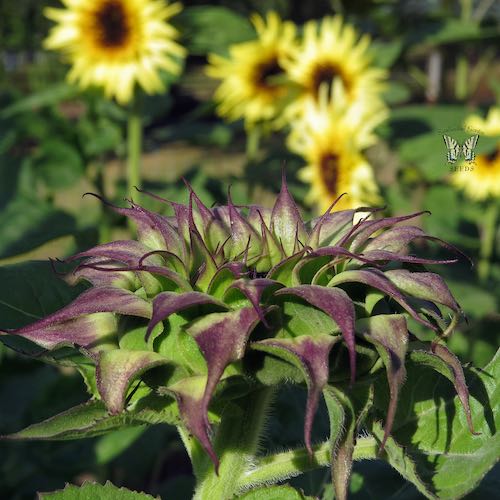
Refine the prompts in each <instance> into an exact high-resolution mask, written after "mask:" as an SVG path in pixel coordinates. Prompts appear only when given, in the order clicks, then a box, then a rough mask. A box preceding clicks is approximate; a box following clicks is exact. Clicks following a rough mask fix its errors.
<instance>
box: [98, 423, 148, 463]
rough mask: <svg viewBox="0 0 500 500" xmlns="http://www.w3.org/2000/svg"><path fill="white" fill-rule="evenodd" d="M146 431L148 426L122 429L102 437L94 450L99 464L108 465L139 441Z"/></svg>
mask: <svg viewBox="0 0 500 500" xmlns="http://www.w3.org/2000/svg"><path fill="white" fill-rule="evenodd" d="M145 430H146V426H144V425H141V426H138V427H121V428H119V429H117V430H116V431H115V432H111V433H109V434H107V435H105V436H103V437H101V438H100V439H99V441H98V442H97V443H96V445H95V448H94V449H95V455H96V462H97V464H107V463H108V462H110V461H111V460H113V459H114V458H115V457H117V456H118V455H120V454H121V453H122V452H123V451H125V450H126V449H127V448H128V447H129V446H131V445H132V443H134V442H135V441H136V440H137V439H139V437H141V436H142V434H143V433H144V431H145Z"/></svg>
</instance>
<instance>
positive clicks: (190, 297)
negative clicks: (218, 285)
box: [146, 292, 227, 340]
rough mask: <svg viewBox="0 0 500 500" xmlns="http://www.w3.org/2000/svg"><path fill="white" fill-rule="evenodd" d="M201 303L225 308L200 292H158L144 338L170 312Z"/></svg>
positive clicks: (214, 299) (147, 336)
mask: <svg viewBox="0 0 500 500" xmlns="http://www.w3.org/2000/svg"><path fill="white" fill-rule="evenodd" d="M202 305H213V306H216V307H219V308H221V309H227V306H226V304H224V302H221V301H220V300H218V299H216V298H215V297H212V296H210V295H207V294H205V293H202V292H186V293H183V294H178V293H175V292H162V293H160V294H158V295H157V296H156V297H155V299H154V300H153V313H152V317H151V321H150V322H149V325H148V328H147V331H146V340H148V339H149V336H150V335H151V332H152V331H153V329H154V327H155V326H156V325H157V324H158V323H159V322H160V321H163V320H165V319H167V318H168V317H169V316H170V315H171V314H173V313H176V312H179V311H183V310H185V309H188V308H190V307H196V306H202Z"/></svg>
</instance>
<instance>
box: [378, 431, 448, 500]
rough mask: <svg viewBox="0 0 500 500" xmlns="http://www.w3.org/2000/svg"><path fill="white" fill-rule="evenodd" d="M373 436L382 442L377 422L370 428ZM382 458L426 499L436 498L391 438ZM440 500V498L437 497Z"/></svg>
mask: <svg viewBox="0 0 500 500" xmlns="http://www.w3.org/2000/svg"><path fill="white" fill-rule="evenodd" d="M372 432H373V434H374V435H375V436H376V437H377V438H378V439H379V441H382V439H383V436H384V430H383V429H382V426H381V425H380V424H379V423H378V422H377V423H375V424H374V426H373V428H372ZM384 458H385V459H386V460H387V461H388V462H389V463H390V464H391V465H392V466H393V467H394V468H395V469H396V470H397V471H398V472H399V473H400V474H401V475H402V476H403V477H404V478H405V479H406V480H408V481H410V482H411V483H413V484H414V485H415V487H416V488H417V489H418V491H420V493H422V495H424V496H425V497H426V498H436V496H435V495H434V494H433V493H432V492H431V491H430V490H429V488H428V487H427V486H426V485H425V483H424V482H423V481H422V479H420V477H419V475H418V474H417V468H416V466H415V464H414V463H413V461H412V460H411V458H410V457H409V456H408V454H407V453H406V452H405V449H404V448H403V447H402V446H400V445H398V444H397V443H396V441H394V439H393V438H391V437H389V438H388V439H387V441H386V443H385V448H384ZM439 498H441V497H439Z"/></svg>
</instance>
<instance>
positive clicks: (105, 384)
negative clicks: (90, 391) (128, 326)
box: [96, 349, 168, 415]
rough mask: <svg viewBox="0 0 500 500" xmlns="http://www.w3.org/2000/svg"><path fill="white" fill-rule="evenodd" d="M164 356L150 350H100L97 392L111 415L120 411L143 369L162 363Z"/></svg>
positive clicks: (163, 362) (164, 359) (164, 362)
mask: <svg viewBox="0 0 500 500" xmlns="http://www.w3.org/2000/svg"><path fill="white" fill-rule="evenodd" d="M167 362H168V361H167V359H166V358H164V357H163V356H161V355H160V354H157V353H156V352H151V351H132V350H128V349H114V350H111V351H105V352H101V353H100V356H99V361H98V363H97V368H96V381H97V388H98V390H99V394H100V395H101V398H102V400H103V401H104V404H105V405H106V408H107V409H108V411H109V412H110V413H111V414H112V415H116V414H118V413H120V412H122V411H123V410H124V408H125V398H126V395H127V391H128V389H129V387H130V385H131V383H132V382H133V381H134V380H135V379H136V378H137V377H139V375H142V374H143V373H144V372H145V371H147V370H149V369H151V368H154V367H156V366H160V365H164V364H166V363H167Z"/></svg>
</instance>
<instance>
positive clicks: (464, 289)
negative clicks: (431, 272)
mask: <svg viewBox="0 0 500 500" xmlns="http://www.w3.org/2000/svg"><path fill="white" fill-rule="evenodd" d="M446 283H447V284H448V286H449V287H450V290H451V292H452V293H453V295H454V296H455V298H456V299H457V302H458V303H459V304H460V305H461V306H462V308H463V310H464V311H466V313H467V316H471V317H473V318H481V317H483V316H486V315H487V314H492V313H495V312H496V311H497V310H498V309H497V301H496V299H495V296H494V295H493V293H489V292H490V291H489V290H487V289H485V288H482V287H478V286H476V285H474V284H473V283H470V282H465V281H457V280H453V279H447V280H446ZM491 292H494V291H493V290H491Z"/></svg>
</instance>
